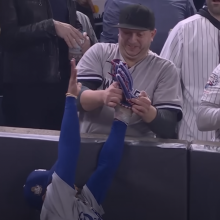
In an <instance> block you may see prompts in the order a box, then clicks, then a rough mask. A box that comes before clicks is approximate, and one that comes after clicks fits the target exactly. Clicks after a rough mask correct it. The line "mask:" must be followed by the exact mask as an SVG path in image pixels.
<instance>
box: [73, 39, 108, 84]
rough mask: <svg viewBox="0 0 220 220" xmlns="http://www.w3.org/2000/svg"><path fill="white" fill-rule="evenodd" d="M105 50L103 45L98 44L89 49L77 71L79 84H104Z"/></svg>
mask: <svg viewBox="0 0 220 220" xmlns="http://www.w3.org/2000/svg"><path fill="white" fill-rule="evenodd" d="M103 56H104V54H103V48H102V45H101V44H99V43H97V44H95V45H93V46H92V47H90V48H89V50H88V51H87V52H86V53H85V54H84V55H83V57H82V58H81V59H80V61H79V63H78V65H77V67H76V69H77V80H78V82H81V83H82V84H83V82H85V81H87V82H88V81H89V82H96V83H100V84H101V83H102V81H103V70H102V62H103V59H102V57H103Z"/></svg>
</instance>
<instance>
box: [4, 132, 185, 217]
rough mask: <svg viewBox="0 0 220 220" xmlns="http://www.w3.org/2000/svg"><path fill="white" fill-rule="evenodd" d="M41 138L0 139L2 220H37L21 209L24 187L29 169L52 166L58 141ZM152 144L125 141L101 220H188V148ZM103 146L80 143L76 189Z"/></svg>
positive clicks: (94, 142)
mask: <svg viewBox="0 0 220 220" xmlns="http://www.w3.org/2000/svg"><path fill="white" fill-rule="evenodd" d="M2 134H4V133H2ZM4 136H5V134H4ZM45 137H46V136H45ZM45 137H43V136H38V137H37V136H29V135H27V136H26V138H19V137H16V136H14V138H12V137H11V136H10V137H0V167H1V180H0V188H1V196H0V204H1V206H0V216H1V219H4V220H12V219H13V220H14V219H19V220H32V219H37V218H39V216H37V215H36V213H35V212H33V211H31V210H30V209H29V208H28V207H27V206H26V205H25V202H24V199H23V195H22V186H23V184H24V182H25V179H26V177H27V175H28V174H29V173H30V172H31V171H32V170H33V169H36V168H46V169H49V168H50V167H51V166H52V164H53V163H54V162H55V160H56V156H57V139H58V138H57V137H55V138H52V139H51V138H50V137H46V138H48V140H45ZM31 138H32V139H31ZM156 141H158V140H154V141H142V142H140V141H136V140H129V139H127V140H126V143H125V151H124V155H123V159H122V161H121V164H120V167H119V169H118V171H117V174H116V176H115V178H114V180H113V183H112V185H111V188H110V190H109V192H108V195H107V198H106V200H105V202H104V204H103V207H104V210H105V213H106V214H105V215H104V219H106V220H113V219H114V220H122V219H123V220H124V219H126V220H136V219H149V220H161V219H169V220H177V219H178V220H186V219H187V151H186V148H187V143H184V142H179V143H160V142H156ZM103 142H104V139H103V138H100V136H99V138H82V147H81V153H80V159H79V163H78V170H77V181H76V184H77V185H79V186H80V185H83V184H85V182H86V180H87V179H88V177H89V176H90V175H91V173H92V172H93V170H94V169H95V166H96V162H97V158H98V154H99V152H100V149H101V147H102V144H103Z"/></svg>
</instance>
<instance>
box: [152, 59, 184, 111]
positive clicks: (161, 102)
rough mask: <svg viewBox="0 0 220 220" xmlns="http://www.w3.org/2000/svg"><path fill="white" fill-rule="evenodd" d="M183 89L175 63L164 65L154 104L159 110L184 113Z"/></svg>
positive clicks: (153, 100)
mask: <svg viewBox="0 0 220 220" xmlns="http://www.w3.org/2000/svg"><path fill="white" fill-rule="evenodd" d="M182 103H183V99H182V89H181V83H180V77H179V74H178V73H177V69H176V67H175V66H174V64H173V63H171V62H168V63H166V67H165V65H164V72H163V74H161V76H160V77H159V79H158V82H157V86H156V89H155V91H154V94H153V99H152V104H153V105H154V106H155V107H156V108H157V109H176V110H180V111H182Z"/></svg>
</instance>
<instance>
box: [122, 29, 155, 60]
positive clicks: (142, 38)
mask: <svg viewBox="0 0 220 220" xmlns="http://www.w3.org/2000/svg"><path fill="white" fill-rule="evenodd" d="M155 34H156V30H153V31H150V30H149V31H138V30H131V29H124V28H120V29H119V47H120V51H121V53H122V55H123V56H125V58H128V59H138V58H141V57H142V56H144V55H145V54H146V53H147V51H148V50H149V47H150V44H151V42H152V41H153V39H154V36H155Z"/></svg>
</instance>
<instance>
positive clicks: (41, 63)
mask: <svg viewBox="0 0 220 220" xmlns="http://www.w3.org/2000/svg"><path fill="white" fill-rule="evenodd" d="M0 26H1V40H2V45H3V52H4V60H3V64H4V65H3V66H4V73H3V103H2V107H3V113H4V117H5V125H6V126H13V127H28V128H42V129H53V130H59V129H60V126H61V121H62V116H63V110H64V109H63V106H64V103H65V92H66V89H67V85H68V80H69V75H70V61H69V54H68V48H72V47H74V46H75V45H76V43H77V44H79V45H80V46H81V48H82V52H83V53H84V52H85V51H86V50H87V49H88V48H89V47H90V46H91V42H90V39H89V38H88V36H86V34H82V32H83V29H82V26H81V24H80V23H79V21H78V20H77V16H76V6H75V2H74V1H71V0H32V1H29V0H17V1H14V0H7V1H4V0H0Z"/></svg>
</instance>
